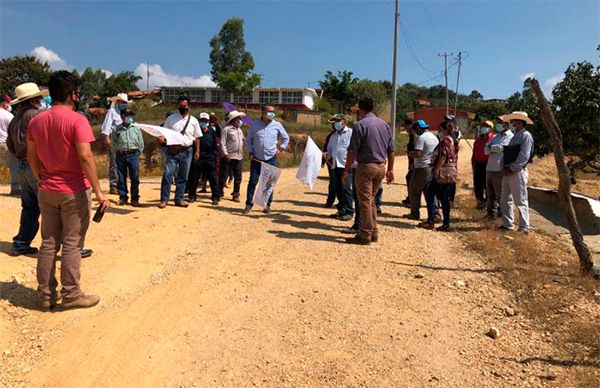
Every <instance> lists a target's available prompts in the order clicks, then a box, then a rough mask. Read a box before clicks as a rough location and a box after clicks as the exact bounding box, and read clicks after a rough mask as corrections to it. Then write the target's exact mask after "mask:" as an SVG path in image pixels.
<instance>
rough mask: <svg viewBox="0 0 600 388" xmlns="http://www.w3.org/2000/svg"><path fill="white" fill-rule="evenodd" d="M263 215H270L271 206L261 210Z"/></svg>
mask: <svg viewBox="0 0 600 388" xmlns="http://www.w3.org/2000/svg"><path fill="white" fill-rule="evenodd" d="M263 213H265V214H271V206H267V207H266V208H264V209H263Z"/></svg>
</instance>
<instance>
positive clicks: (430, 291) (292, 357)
mask: <svg viewBox="0 0 600 388" xmlns="http://www.w3.org/2000/svg"><path fill="white" fill-rule="evenodd" d="M465 152H466V151H465ZM468 160H469V159H468V155H467V154H464V155H462V156H461V163H462V165H461V174H462V179H463V183H466V182H468V181H470V178H469V175H470V172H469V170H467V169H468V167H467V165H468ZM405 166H406V161H405V160H402V159H401V160H399V161H398V163H397V171H396V173H397V177H398V180H399V181H400V178H401V177H403V174H404V173H405V171H404V169H405ZM294 175H295V170H285V171H284V172H283V175H282V179H281V181H280V183H279V185H278V187H277V190H276V193H275V196H276V199H275V202H274V205H273V213H272V214H271V215H269V216H265V215H263V214H262V213H260V212H259V211H258V210H257V211H255V212H253V213H252V214H251V215H250V216H242V215H241V210H242V207H243V205H240V204H234V203H233V202H229V201H224V202H222V205H221V206H219V207H216V208H215V207H211V206H210V204H209V199H208V197H203V198H202V201H201V202H200V203H196V204H194V205H192V206H191V207H190V208H188V209H179V208H174V207H168V208H167V209H165V210H159V209H157V208H156V206H155V205H156V203H157V199H158V195H159V183H158V181H157V180H156V179H152V180H150V179H149V180H145V181H144V182H143V184H142V191H141V193H142V202H143V203H146V204H148V207H145V208H141V209H133V208H129V207H119V208H114V209H113V210H112V211H111V213H110V214H108V215H107V216H106V217H105V219H104V220H103V221H102V223H100V224H94V225H92V227H91V228H90V231H89V234H88V240H87V241H86V246H87V247H89V248H93V249H94V256H93V257H92V258H90V259H86V260H84V262H83V268H82V285H83V288H84V290H85V291H88V292H93V293H98V294H99V295H101V297H102V301H101V302H100V305H99V306H98V307H96V308H93V309H89V310H80V311H58V312H54V313H43V312H40V311H38V310H36V308H35V306H36V304H35V298H34V295H35V292H34V289H35V287H36V282H35V274H34V269H35V260H34V259H31V258H25V257H19V258H13V257H10V256H8V255H7V254H6V252H7V251H8V249H9V247H10V244H9V241H10V240H11V238H12V236H13V235H14V233H15V231H16V227H17V224H18V217H19V202H18V201H17V200H16V199H14V198H9V197H7V196H2V201H0V212H1V214H2V215H3V216H2V217H1V218H0V240H1V246H0V248H1V251H2V253H0V260H2V266H0V357H1V360H2V363H1V365H0V386H21V385H27V386H81V387H83V386H101V385H111V386H132V385H136V386H155V385H167V386H175V385H177V386H250V385H265V386H298V385H311V386H323V385H335V386H341V385H352V386H357V385H364V386H424V385H433V386H461V387H464V386H514V385H519V386H541V385H563V386H575V385H578V384H585V383H589V382H590V381H598V379H600V361H599V355H598V354H595V355H594V353H593V351H592V350H593V346H591V345H590V346H588V347H589V351H588V352H584V351H583V350H582V349H583V348H582V346H584V345H581V344H580V343H577V344H575V345H573V346H567V347H565V346H563V344H564V343H563V342H561V341H562V340H561V341H557V340H556V339H557V338H558V337H561V338H562V337H563V336H562V334H561V333H563V332H565V333H567V332H570V331H571V328H576V327H583V326H577V325H580V324H581V322H584V321H589V322H598V321H599V320H598V319H599V318H600V317H599V316H598V304H597V303H598V302H597V299H596V301H595V300H594V294H593V292H600V289H598V287H597V286H595V285H593V284H587V283H586V284H583V283H579V282H577V281H575V280H574V279H576V277H575V275H574V274H573V271H572V268H573V261H572V252H571V251H569V250H568V249H565V250H563V249H564V246H558V245H555V244H553V242H552V240H548V239H547V237H546V236H542V235H538V234H537V233H535V232H534V233H532V234H531V235H529V236H521V235H517V234H511V235H509V237H510V238H506V237H502V235H500V234H498V233H497V232H495V231H492V230H491V227H492V226H491V225H488V226H485V225H483V226H482V225H481V224H480V220H479V219H478V218H477V217H475V215H472V214H470V213H468V212H467V213H462V211H461V210H460V209H457V210H456V212H455V215H456V216H457V218H458V219H457V220H456V226H457V231H456V232H455V233H449V234H440V233H438V232H430V231H424V230H421V229H418V228H416V227H415V223H414V222H412V221H410V222H408V221H405V220H404V219H402V218H401V215H402V214H405V213H406V209H404V208H401V207H399V206H397V204H398V202H399V201H400V200H401V199H402V198H404V196H405V194H406V188H405V186H404V185H402V184H395V185H392V186H385V192H384V214H383V216H382V217H381V218H380V225H381V234H380V242H379V243H377V244H373V245H371V246H369V247H358V246H349V245H345V244H342V239H343V237H344V236H345V235H343V234H342V233H341V231H342V230H343V229H344V228H346V227H348V226H349V224H345V223H342V222H340V221H336V220H333V219H330V218H329V217H328V215H329V214H330V213H331V212H332V211H331V210H330V209H323V208H322V207H321V204H322V203H324V201H325V197H324V196H323V191H324V190H325V187H326V185H325V182H324V181H319V185H318V187H317V190H315V191H309V190H308V189H307V188H305V187H303V186H301V185H300V184H299V183H298V182H297V181H296V180H295V179H294ZM245 179H247V176H245ZM1 190H2V193H6V192H7V191H8V188H7V187H5V186H3V187H2V188H1ZM460 195H461V196H463V198H465V200H464V201H463V202H461V203H459V206H460V207H463V208H464V209H467V208H468V207H470V206H471V203H470V202H469V201H470V199H469V200H467V199H466V198H469V193H468V191H466V189H462V190H461V192H460ZM459 202H460V201H459ZM482 228H483V229H485V230H483V231H482ZM486 228H489V230H486ZM479 234H482V235H484V236H487V237H486V238H488V240H478V239H476V237H477V236H479ZM541 242H543V244H541ZM35 243H36V244H38V243H39V238H38V239H37V240H36V241H35ZM480 244H483V245H480ZM534 245H535V246H536V247H538V248H539V249H541V250H534V251H530V250H529V249H531V248H532V247H533V246H534ZM506 251H510V252H513V251H514V252H516V253H518V255H517V256H514V260H515V261H513V262H512V264H511V261H510V260H509V262H508V263H505V262H502V263H501V262H498V261H497V260H498V259H497V257H498V255H502V253H503V252H506ZM549 253H552V254H553V255H548V257H547V261H548V262H550V261H554V260H558V259H559V258H561V260H563V261H564V264H560V266H559V267H551V268H547V267H541V268H542V270H543V271H544V272H543V276H539V277H538V278H537V279H535V281H533V280H532V278H531V277H525V276H521V275H520V274H521V273H522V272H523V273H530V272H528V271H531V270H532V269H533V268H537V266H538V265H539V264H540V263H541V262H543V261H544V255H545V254H549ZM560 254H562V256H561V257H558V256H559V255H560ZM510 257H513V256H510ZM511 260H512V259H511ZM546 272H548V273H546ZM533 273H535V272H532V274H533ZM532 276H533V275H532ZM511 279H512V280H511ZM594 287H595V288H594ZM518 289H523V290H526V291H527V292H524V293H521V292H518V291H516V290H518ZM529 294H531V295H535V296H536V298H533V299H531V298H528V297H527V295H529ZM544 295H550V296H552V298H554V297H558V296H559V295H562V296H564V297H566V298H568V299H569V300H570V301H571V303H570V304H568V305H563V304H562V303H561V304H560V305H555V304H552V303H549V302H548V300H546V298H544ZM539 306H546V307H543V308H542V307H539ZM572 306H574V307H572ZM555 315H557V316H561V317H565V319H564V320H549V319H550V318H552V317H553V316H555ZM566 318H568V319H566ZM549 323H551V324H555V325H558V326H556V327H554V329H552V330H550V329H548V327H547V326H546V325H547V324H549ZM492 326H494V327H496V328H498V329H499V331H500V337H499V338H497V339H495V340H494V339H491V338H489V337H487V336H486V335H485V333H486V332H487V331H488V330H489V329H490V328H491V327H492ZM570 338H571V337H569V336H565V339H566V340H567V339H570Z"/></svg>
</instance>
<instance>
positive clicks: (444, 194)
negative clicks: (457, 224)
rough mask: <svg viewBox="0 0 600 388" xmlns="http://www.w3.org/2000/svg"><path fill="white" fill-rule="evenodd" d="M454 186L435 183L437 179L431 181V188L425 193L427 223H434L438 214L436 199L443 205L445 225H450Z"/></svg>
mask: <svg viewBox="0 0 600 388" xmlns="http://www.w3.org/2000/svg"><path fill="white" fill-rule="evenodd" d="M453 185H454V184H440V183H437V182H436V181H435V178H434V179H433V180H432V181H431V184H430V185H429V188H428V189H427V191H426V192H425V201H426V202H427V221H428V222H430V223H433V222H434V219H435V216H436V215H437V214H438V209H437V206H436V198H437V199H439V200H440V202H441V203H442V214H443V216H444V222H443V224H444V225H446V226H449V225H450V195H451V193H452V187H453Z"/></svg>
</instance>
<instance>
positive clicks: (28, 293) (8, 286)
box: [0, 280, 40, 310]
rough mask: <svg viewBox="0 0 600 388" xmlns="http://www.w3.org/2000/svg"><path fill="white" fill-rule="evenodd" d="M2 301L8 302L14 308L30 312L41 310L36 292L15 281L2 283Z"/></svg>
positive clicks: (0, 294)
mask: <svg viewBox="0 0 600 388" xmlns="http://www.w3.org/2000/svg"><path fill="white" fill-rule="evenodd" d="M0 300H6V301H7V302H8V303H10V304H11V305H13V306H17V307H23V308H26V309H28V310H40V306H39V304H38V297H37V293H36V290H34V289H32V288H29V287H25V286H24V285H22V284H20V283H18V282H17V281H15V280H13V281H10V282H0Z"/></svg>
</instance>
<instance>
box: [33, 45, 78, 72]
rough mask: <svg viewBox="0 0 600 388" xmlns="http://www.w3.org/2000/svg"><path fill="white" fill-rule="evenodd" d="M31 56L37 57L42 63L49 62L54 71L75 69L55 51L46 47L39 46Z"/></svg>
mask: <svg viewBox="0 0 600 388" xmlns="http://www.w3.org/2000/svg"><path fill="white" fill-rule="evenodd" d="M30 54H31V55H33V56H34V57H36V58H37V59H39V60H40V61H42V62H48V65H50V68H51V69H52V70H69V71H71V70H73V69H74V68H75V67H74V66H71V65H69V64H68V63H67V62H66V61H65V60H64V59H62V58H61V57H60V56H59V55H58V54H57V53H55V52H54V51H52V50H50V49H47V48H46V47H44V46H38V47H36V48H34V49H33V50H31V53H30Z"/></svg>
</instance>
